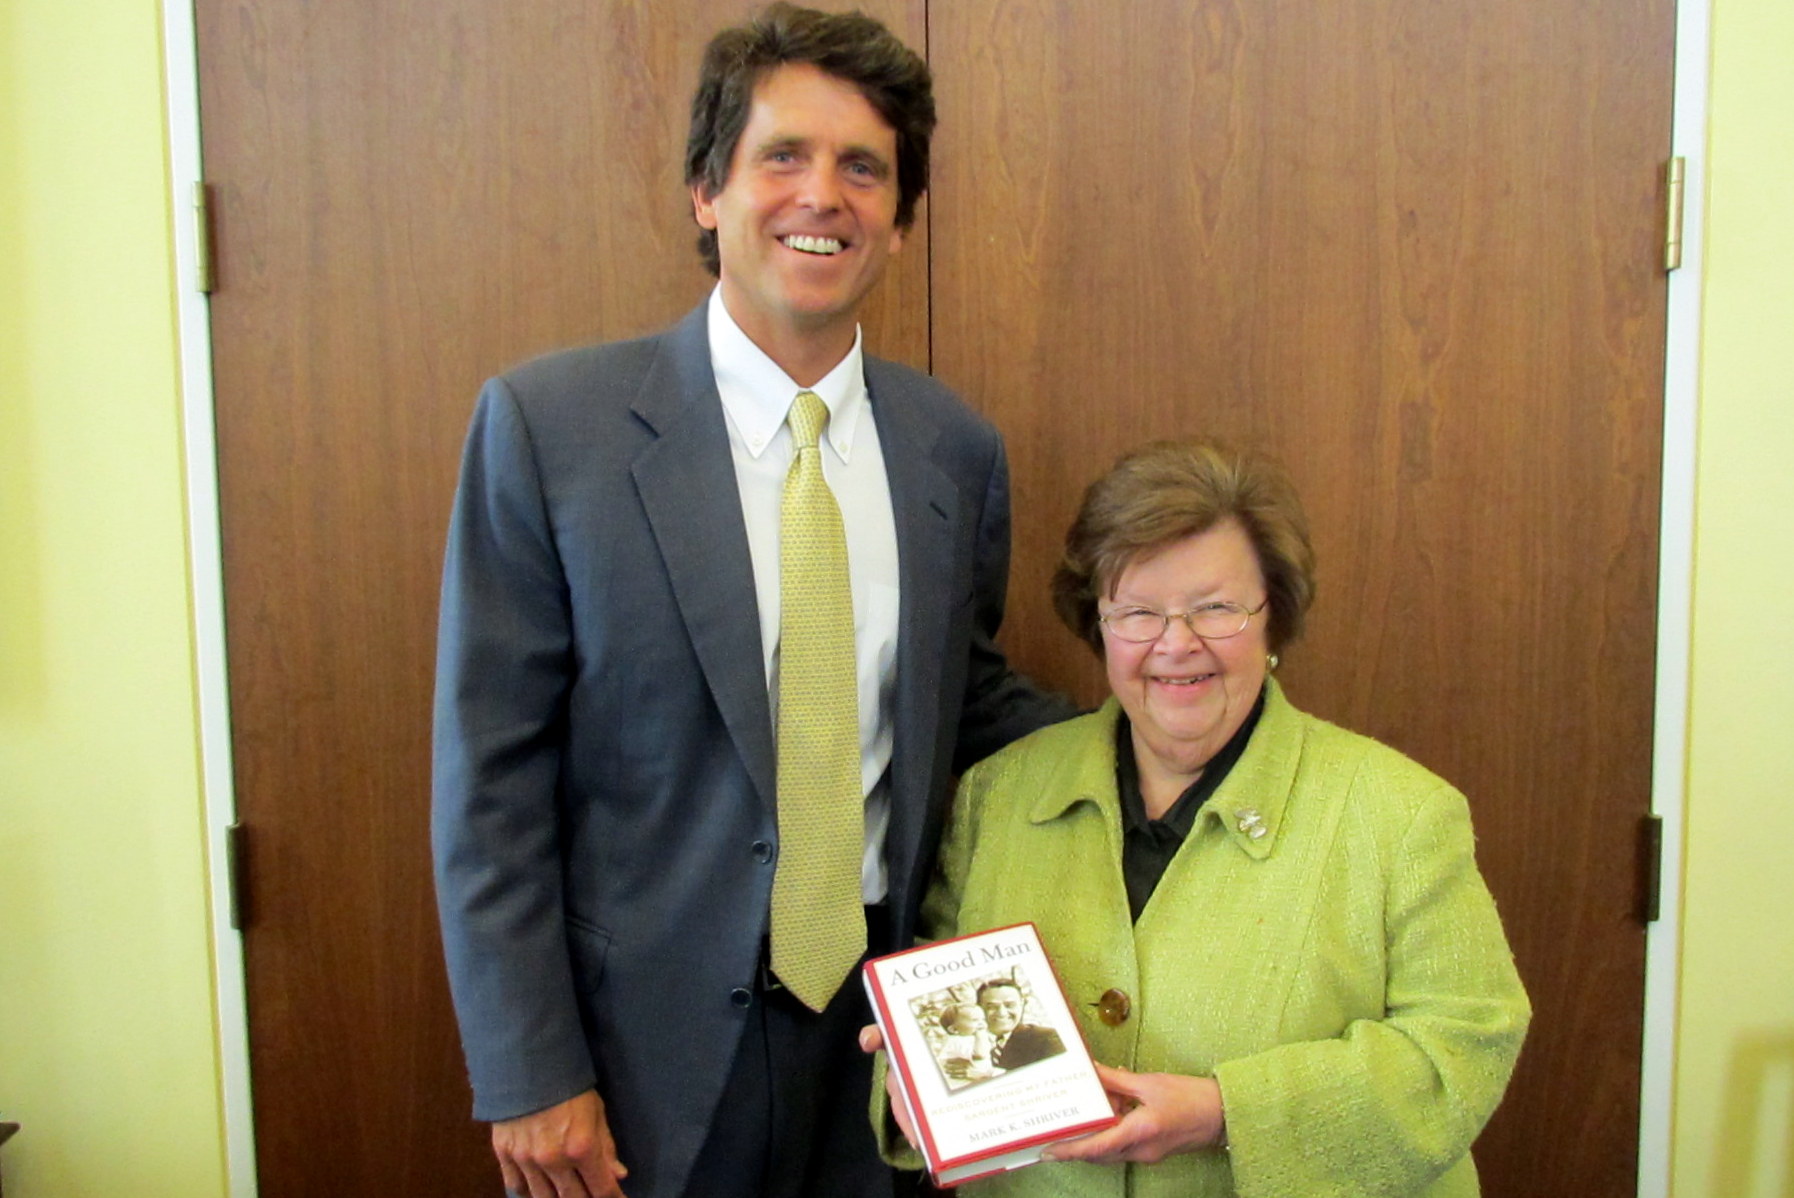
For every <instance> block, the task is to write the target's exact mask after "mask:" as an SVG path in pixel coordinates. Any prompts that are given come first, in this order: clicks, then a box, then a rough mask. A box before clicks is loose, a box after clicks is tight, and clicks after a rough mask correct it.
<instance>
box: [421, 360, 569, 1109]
mask: <svg viewBox="0 0 1794 1198" xmlns="http://www.w3.org/2000/svg"><path fill="white" fill-rule="evenodd" d="M571 676H572V629H571V623H570V616H569V606H568V601H567V590H566V582H565V578H564V575H563V572H562V568H561V564H560V559H559V556H558V554H557V552H556V549H555V544H554V535H553V528H552V526H551V522H550V519H549V512H548V504H547V502H546V500H545V497H544V493H543V485H542V480H541V477H540V474H539V470H538V466H537V461H536V456H535V453H534V451H533V448H532V445H531V442H530V433H529V429H528V427H527V425H526V423H525V419H524V415H523V413H522V411H521V410H520V408H519V406H518V404H517V401H516V398H515V397H514V396H513V395H512V393H511V391H510V389H509V388H508V387H507V386H506V385H505V383H504V382H503V381H502V380H494V381H492V382H490V383H488V384H487V385H486V388H485V390H484V391H483V392H482V394H481V396H480V400H479V404H478V406H477V408H476V410H475V413H474V417H473V423H472V428H471V430H470V432H469V434H468V439H467V446H466V451H465V454H464V457H463V460H462V467H461V481H460V486H459V488H458V490H457V492H456V496H455V505H454V512H453V516H452V519H451V522H450V527H449V537H448V548H447V552H446V558H445V565H444V569H443V584H442V609H441V617H440V628H439V633H438V641H437V673H436V706H435V723H434V750H433V752H434V756H433V794H432V809H431V840H432V847H433V849H434V854H435V869H436V892H437V902H438V906H439V909H440V914H441V919H442V938H443V948H444V952H445V956H446V958H447V964H448V972H449V983H450V988H451V991H452V993H453V996H454V1002H455V1011H456V1016H457V1018H458V1020H459V1022H460V1026H461V1037H462V1043H463V1047H464V1048H465V1051H466V1055H467V1065H468V1071H469V1073H470V1075H471V1078H472V1082H473V1089H474V1116H475V1117H476V1118H479V1119H485V1120H498V1119H506V1118H512V1117H515V1116H517V1115H523V1114H528V1113H530V1112H532V1111H535V1110H540V1109H542V1108H544V1107H547V1106H551V1105H553V1104H554V1103H556V1102H560V1101H562V1100H563V1099H566V1098H569V1097H572V1096H573V1095H575V1094H577V1093H579V1092H581V1091H582V1090H585V1089H588V1088H590V1087H591V1086H592V1084H593V1068H592V1061H591V1055H590V1052H589V1050H588V1049H587V1047H586V1042H585V1038H584V1035H583V1033H582V1030H581V1026H580V1020H579V1015H578V1009H577V1005H576V1003H575V1000H574V991H573V977H572V967H571V964H570V962H569V958H568V948H567V935H566V929H565V926H564V922H563V916H562V902H561V885H562V881H561V863H560V852H559V837H558V834H557V826H556V781H557V778H558V775H559V772H560V767H561V755H562V751H563V734H562V728H563V724H564V717H563V713H564V710H565V703H566V695H567V690H568V687H569V685H570V679H571Z"/></svg>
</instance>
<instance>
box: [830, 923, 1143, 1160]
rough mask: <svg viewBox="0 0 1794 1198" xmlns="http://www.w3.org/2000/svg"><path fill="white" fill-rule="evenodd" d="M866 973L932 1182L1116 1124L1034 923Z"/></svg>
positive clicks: (876, 963)
mask: <svg viewBox="0 0 1794 1198" xmlns="http://www.w3.org/2000/svg"><path fill="white" fill-rule="evenodd" d="M864 979H865V983H866V992H867V993H868V994H869V995H870V996H871V998H872V1012H873V1015H874V1017H875V1018H876V1019H877V1020H878V1027H879V1031H880V1032H882V1033H883V1035H884V1041H885V1048H886V1050H887V1052H888V1054H889V1057H890V1069H891V1073H892V1074H893V1075H894V1076H895V1077H896V1080H897V1090H898V1093H899V1095H900V1098H901V1100H902V1102H903V1105H904V1108H905V1110H906V1111H907V1113H908V1114H909V1118H910V1126H911V1127H914V1128H915V1129H916V1136H917V1139H918V1140H919V1141H920V1143H919V1144H918V1145H917V1146H918V1147H919V1148H920V1149H921V1150H922V1156H923V1159H924V1160H926V1161H927V1163H928V1172H929V1173H930V1175H932V1177H933V1178H934V1182H935V1184H936V1185H939V1186H955V1185H959V1184H960V1183H961V1182H966V1181H971V1180H973V1179H974V1178H978V1177H984V1176H987V1175H989V1174H992V1173H1000V1172H1003V1171H1004V1170H1006V1169H1019V1168H1021V1167H1022V1166H1023V1165H1031V1164H1033V1163H1034V1162H1035V1161H1037V1160H1039V1159H1040V1154H1041V1152H1043V1151H1044V1150H1045V1149H1046V1147H1047V1145H1049V1144H1052V1143H1054V1142H1055V1141H1058V1140H1066V1139H1070V1138H1071V1137H1073V1136H1080V1135H1084V1134H1086V1133H1088V1132H1093V1131H1097V1130H1099V1129H1101V1128H1104V1127H1107V1126H1109V1125H1110V1124H1112V1123H1114V1122H1115V1120H1116V1116H1115V1113H1114V1110H1113V1109H1112V1108H1111V1106H1110V1104H1109V1098H1108V1095H1107V1094H1106V1093H1105V1092H1104V1091H1103V1087H1102V1083H1101V1082H1099V1081H1098V1080H1097V1077H1096V1069H1095V1067H1094V1066H1093V1065H1092V1064H1091V1061H1090V1051H1089V1049H1088V1048H1087V1047H1086V1046H1085V1044H1084V1037H1083V1033H1082V1032H1080V1031H1079V1030H1078V1024H1077V1020H1076V1018H1075V1017H1074V1016H1073V1015H1072V1011H1071V1006H1070V1004H1069V1003H1067V1002H1066V999H1065V991H1064V990H1063V989H1062V988H1061V987H1060V985H1059V977H1058V974H1056V973H1055V972H1054V971H1053V966H1052V963H1051V962H1050V961H1049V960H1048V959H1047V954H1046V950H1045V948H1044V947H1043V946H1042V945H1041V943H1040V934H1039V932H1038V931H1037V930H1036V929H1035V927H1034V925H1033V924H1031V923H1022V924H1014V925H1012V926H1010V927H1006V928H996V929H993V930H991V931H988V932H977V933H974V934H972V935H969V936H960V937H958V938H956V939H953V940H943V941H940V942H939V943H936V944H928V945H924V946H922V947H921V948H912V949H909V950H907V951H905V952H900V953H892V954H890V955H889V956H885V957H878V958H876V959H874V960H871V961H868V962H866V965H865V969H864Z"/></svg>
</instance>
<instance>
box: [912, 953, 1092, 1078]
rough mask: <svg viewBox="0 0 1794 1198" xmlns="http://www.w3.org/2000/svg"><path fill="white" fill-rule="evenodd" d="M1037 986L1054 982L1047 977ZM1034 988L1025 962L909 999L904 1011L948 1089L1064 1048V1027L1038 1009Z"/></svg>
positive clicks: (1011, 1068) (1038, 1058)
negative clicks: (923, 1042)
mask: <svg viewBox="0 0 1794 1198" xmlns="http://www.w3.org/2000/svg"><path fill="white" fill-rule="evenodd" d="M1039 984H1040V985H1045V986H1052V985H1056V983H1055V982H1054V981H1053V979H1052V978H1051V977H1047V978H1044V979H1043V980H1042V981H1041V982H1040V983H1039ZM1035 986H1036V983H1035V981H1034V980H1033V978H1032V977H1031V976H1030V972H1029V968H1028V966H1026V965H1011V966H1009V967H1008V968H1006V969H1000V970H994V971H992V972H990V973H986V974H983V975H981V976H978V977H974V978H967V979H965V980H963V981H960V982H956V983H954V984H953V985H951V986H944V987H942V988H941V989H939V990H931V991H929V992H927V993H925V994H918V995H915V996H913V997H911V999H910V1000H909V1009H910V1014H911V1015H912V1016H913V1017H914V1019H915V1021H916V1026H917V1027H918V1028H919V1029H921V1032H922V1038H923V1040H924V1041H926V1042H927V1044H928V1051H929V1055H931V1056H932V1057H933V1058H934V1062H935V1065H936V1066H937V1067H938V1068H939V1069H940V1071H941V1079H942V1081H943V1082H944V1083H945V1084H946V1087H947V1091H948V1093H954V1092H956V1091H959V1090H963V1089H965V1088H967V1087H968V1086H973V1085H976V1084H978V1083H979V1082H986V1081H990V1080H991V1079H992V1078H997V1077H1002V1076H1004V1075H1005V1074H1008V1073H1013V1072H1014V1071H1015V1070H1017V1069H1020V1068H1022V1067H1023V1066H1026V1065H1032V1064H1034V1063H1035V1062H1036V1061H1045V1060H1048V1059H1050V1058H1052V1057H1056V1056H1058V1055H1059V1054H1060V1053H1062V1052H1064V1051H1065V1038H1064V1035H1063V1034H1062V1033H1063V1030H1064V1029H1061V1028H1058V1027H1055V1026H1054V1025H1053V1022H1052V1021H1051V1020H1050V1019H1048V1018H1047V1017H1046V1015H1045V1014H1044V1013H1043V1012H1042V1010H1041V1006H1042V1004H1040V1003H1039V1002H1037V1001H1035V997H1034V996H1035ZM1072 1034H1073V1035H1075V1034H1076V1032H1075V1030H1074V1031H1073V1032H1072Z"/></svg>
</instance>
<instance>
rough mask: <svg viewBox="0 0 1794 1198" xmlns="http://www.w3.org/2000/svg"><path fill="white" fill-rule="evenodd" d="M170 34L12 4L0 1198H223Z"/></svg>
mask: <svg viewBox="0 0 1794 1198" xmlns="http://www.w3.org/2000/svg"><path fill="white" fill-rule="evenodd" d="M159 21H160V14H159V12H158V9H157V5H156V4H154V3H149V2H146V0H81V2H80V3H70V2H69V0H5V2H4V3H3V4H0V162H3V163H4V166H3V167H0V1117H3V1118H6V1119H10V1120H16V1121H17V1122H19V1123H21V1124H23V1126H24V1130H23V1131H22V1132H21V1133H20V1134H19V1136H18V1137H17V1138H16V1139H14V1140H13V1141H12V1142H11V1143H10V1144H8V1145H7V1146H6V1147H5V1148H4V1149H0V1169H3V1175H4V1177H5V1180H6V1193H7V1195H8V1198H90V1196H91V1198H98V1196H101V1195H105V1196H108V1198H112V1196H116V1195H123V1194H128V1195H131V1196H132V1198H161V1196H166V1198H210V1196H212V1195H222V1194H223V1193H224V1164H223V1147H222V1143H223V1141H222V1122H221V1116H220V1111H219V1101H218V1083H217V1073H218V1066H217V1056H218V1054H217V1050H216V1047H215V1038H216V1037H215V1034H214V1031H213V1011H212V998H211V993H212V985H211V976H210V965H209V956H208V946H207V932H206V920H207V911H206V893H205V872H204V861H203V856H202V852H201V834H202V831H201V809H200V791H199V782H198V776H197V760H196V758H197V749H196V744H197V732H196V721H195V717H194V680H193V671H192V666H191V657H192V652H191V640H190V636H189V632H188V628H189V618H188V597H187V583H186V550H185V532H184V515H183V511H182V464H181V442H180V408H179V397H178V395H177V392H176V378H177V375H176V358H175V337H174V322H173V313H172V307H171V302H172V301H171V298H170V297H171V290H170V276H171V270H172V267H171V256H172V251H171V248H170V239H169V211H168V201H167V198H166V197H167V194H168V184H167V174H166V167H165V165H164V160H165V152H164V142H163V128H164V121H163V116H162V109H163V103H162V94H163V91H162V68H161V42H160V36H159Z"/></svg>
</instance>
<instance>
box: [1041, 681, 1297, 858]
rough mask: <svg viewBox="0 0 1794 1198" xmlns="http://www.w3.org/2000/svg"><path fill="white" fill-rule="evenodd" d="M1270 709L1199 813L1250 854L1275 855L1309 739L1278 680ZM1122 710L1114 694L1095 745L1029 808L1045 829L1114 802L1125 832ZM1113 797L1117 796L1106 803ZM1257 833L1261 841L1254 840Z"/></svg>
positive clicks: (1268, 696)
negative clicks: (1120, 789) (1119, 756)
mask: <svg viewBox="0 0 1794 1198" xmlns="http://www.w3.org/2000/svg"><path fill="white" fill-rule="evenodd" d="M1263 701H1264V710H1263V711H1262V712H1260V713H1259V717H1258V724H1257V725H1256V726H1255V727H1254V728H1253V730H1252V734H1251V735H1250V736H1249V737H1247V739H1246V747H1245V749H1244V751H1242V752H1241V754H1240V758H1239V760H1238V761H1237V762H1235V763H1234V767H1233V768H1232V769H1230V770H1228V771H1227V777H1225V778H1223V779H1222V780H1221V785H1220V787H1219V788H1217V790H1216V791H1215V793H1214V794H1213V795H1211V796H1210V797H1209V800H1208V801H1207V802H1206V803H1204V804H1203V805H1202V807H1201V808H1200V809H1199V810H1198V811H1197V813H1196V821H1197V822H1198V823H1200V822H1201V821H1203V820H1213V821H1215V823H1217V824H1219V825H1220V826H1221V827H1222V828H1223V829H1224V830H1225V831H1226V833H1227V835H1228V837H1229V838H1230V839H1231V840H1232V841H1233V842H1234V843H1235V844H1236V845H1238V846H1239V848H1240V849H1241V850H1243V851H1244V852H1245V853H1246V854H1247V855H1248V856H1251V857H1255V858H1258V859H1261V860H1262V859H1263V858H1265V857H1268V856H1270V854H1271V850H1272V849H1273V848H1274V847H1275V846H1276V844H1277V841H1278V835H1277V833H1278V831H1279V829H1280V828H1281V827H1282V824H1283V815H1284V807H1285V805H1286V804H1287V802H1288V800H1289V796H1290V792H1291V790H1293V789H1294V787H1295V784H1296V771H1297V767H1298V766H1299V765H1300V763H1301V758H1302V745H1303V741H1304V739H1305V736H1304V730H1303V725H1302V719H1303V717H1302V715H1301V713H1300V712H1298V711H1297V710H1296V709H1295V708H1294V707H1293V706H1291V705H1290V702H1289V700H1288V699H1286V698H1284V695H1283V688H1282V686H1281V685H1279V684H1278V682H1277V679H1276V678H1275V677H1271V678H1267V679H1266V680H1265V690H1264V695H1263ZM1120 715H1121V704H1120V702H1119V701H1117V700H1116V698H1115V697H1114V696H1113V695H1111V696H1109V698H1108V700H1107V701H1106V702H1105V703H1104V704H1103V706H1102V708H1101V711H1100V714H1099V718H1098V720H1097V722H1096V726H1095V728H1094V729H1093V731H1092V734H1091V740H1090V741H1089V742H1088V743H1086V744H1085V745H1083V746H1082V751H1081V752H1078V753H1077V754H1076V755H1075V758H1074V759H1072V760H1069V761H1067V762H1066V766H1065V770H1064V772H1063V774H1062V775H1061V776H1059V777H1055V778H1052V779H1049V780H1048V782H1047V784H1046V785H1044V786H1042V788H1041V792H1040V794H1039V795H1038V796H1037V797H1036V798H1035V800H1034V802H1033V804H1032V806H1031V807H1030V808H1029V812H1028V817H1029V819H1030V820H1031V821H1032V822H1034V823H1037V824H1044V823H1046V822H1048V821H1049V820H1055V819H1058V818H1060V817H1061V816H1063V815H1064V814H1065V813H1066V812H1067V811H1069V810H1071V809H1072V808H1073V807H1075V806H1077V805H1078V804H1079V803H1084V802H1088V803H1094V804H1095V805H1096V806H1097V807H1099V808H1108V807H1110V805H1111V804H1112V805H1113V806H1112V809H1113V811H1114V815H1113V817H1112V818H1113V819H1114V820H1115V821H1116V825H1117V831H1119V826H1120V821H1121V810H1120V806H1121V804H1120V799H1119V796H1117V795H1115V721H1116V720H1117V719H1118V718H1119V717H1120ZM1105 796H1113V797H1109V798H1105ZM1255 832H1256V835H1255V834H1254V833H1255Z"/></svg>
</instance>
